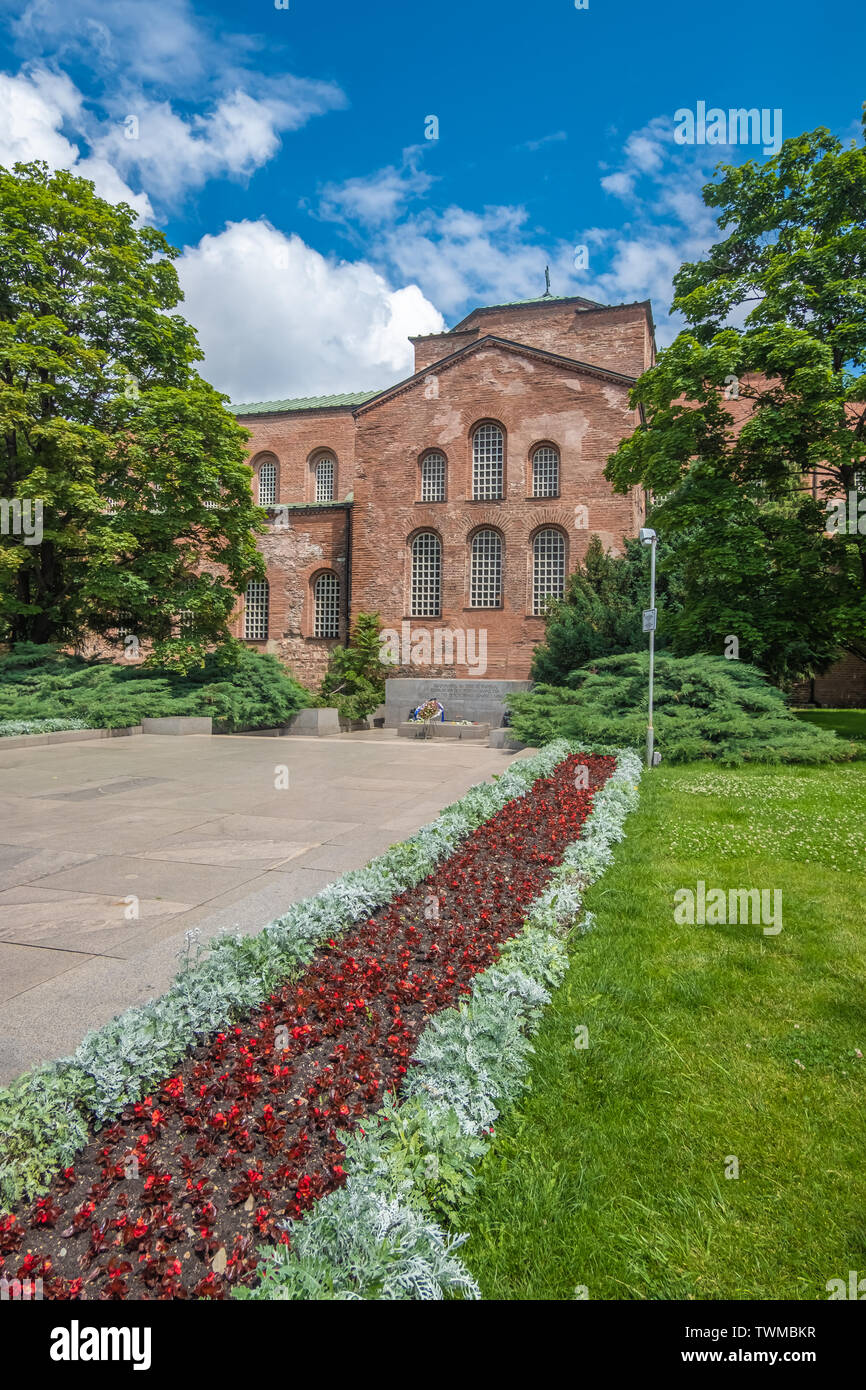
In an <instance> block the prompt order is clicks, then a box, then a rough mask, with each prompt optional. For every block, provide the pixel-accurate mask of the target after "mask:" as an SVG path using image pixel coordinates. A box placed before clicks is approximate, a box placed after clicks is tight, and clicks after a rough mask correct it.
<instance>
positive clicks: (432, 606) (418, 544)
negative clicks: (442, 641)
mask: <svg viewBox="0 0 866 1390" xmlns="http://www.w3.org/2000/svg"><path fill="white" fill-rule="evenodd" d="M409 611H410V613H411V616H412V617H413V618H438V617H439V615H440V613H441V611H442V546H441V544H440V541H439V537H438V536H436V535H434V533H433V532H432V531H422V532H421V534H420V536H416V537H415V539H414V541H413V542H412V607H411V608H410V610H409Z"/></svg>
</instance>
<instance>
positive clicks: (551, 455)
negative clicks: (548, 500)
mask: <svg viewBox="0 0 866 1390" xmlns="http://www.w3.org/2000/svg"><path fill="white" fill-rule="evenodd" d="M532 495H533V497H558V496H559V450H558V449H554V448H553V447H552V446H551V445H550V444H542V445H541V447H540V448H539V449H536V451H535V453H534V454H533V455H532Z"/></svg>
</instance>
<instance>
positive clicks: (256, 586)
mask: <svg viewBox="0 0 866 1390" xmlns="http://www.w3.org/2000/svg"><path fill="white" fill-rule="evenodd" d="M269 597H270V590H269V587H268V581H267V580H266V579H251V580H250V582H249V584H248V585H247V601H246V606H245V608H244V637H245V638H246V640H247V641H248V642H263V641H264V640H265V639H266V637H267V635H268V601H269Z"/></svg>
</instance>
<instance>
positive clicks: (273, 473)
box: [259, 459, 277, 507]
mask: <svg viewBox="0 0 866 1390" xmlns="http://www.w3.org/2000/svg"><path fill="white" fill-rule="evenodd" d="M276 500H277V465H276V462H275V461H274V459H265V460H264V462H263V463H261V464H260V465H259V506H260V507H273V506H274V504H275V502H276Z"/></svg>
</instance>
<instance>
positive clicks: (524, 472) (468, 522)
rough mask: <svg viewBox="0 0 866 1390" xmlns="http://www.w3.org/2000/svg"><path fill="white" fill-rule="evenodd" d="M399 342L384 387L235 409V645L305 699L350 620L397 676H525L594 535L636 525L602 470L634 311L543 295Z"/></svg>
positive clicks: (632, 372) (649, 342) (648, 358)
mask: <svg viewBox="0 0 866 1390" xmlns="http://www.w3.org/2000/svg"><path fill="white" fill-rule="evenodd" d="M412 341H413V346H414V349H415V370H414V372H413V374H412V375H411V376H410V377H408V378H406V379H405V380H403V381H399V382H397V383H395V385H393V386H389V387H386V388H385V389H383V390H378V391H358V392H354V393H349V394H345V395H335V396H321V397H307V398H302V399H296V400H284V401H262V402H258V403H255V404H245V405H237V406H235V407H233V409H234V410H235V413H236V415H237V417H238V419H239V420H240V422H241V423H242V424H243V425H244V426H245V427H246V428H247V429H248V430H249V431H250V434H251V439H250V446H249V447H250V463H251V466H252V469H253V473H254V479H253V487H254V490H255V495H256V499H257V501H258V502H259V503H260V505H261V506H263V507H266V508H267V509H268V515H269V525H268V532H267V534H266V535H264V536H262V537H261V539H260V542H259V544H260V546H261V550H262V552H263V554H264V556H265V559H266V562H267V578H266V579H265V580H264V581H256V582H253V583H252V584H250V586H249V589H248V591H247V595H246V600H245V603H244V604H243V605H242V607H241V610H240V612H239V614H238V616H237V619H236V624H235V629H234V630H235V635H236V636H238V637H240V638H242V639H243V640H244V641H246V642H247V643H248V644H250V645H251V646H254V647H256V648H257V649H259V650H262V651H268V652H273V653H275V654H276V655H277V656H279V657H280V658H281V659H282V660H283V661H284V662H285V663H286V664H287V666H289V667H290V668H291V670H292V671H293V673H294V674H295V675H296V676H297V677H298V678H299V679H300V680H302V681H304V682H305V683H306V684H308V685H311V686H317V685H318V683H319V682H320V681H321V678H322V676H323V675H324V673H325V670H326V668H327V664H328V655H329V651H330V649H331V647H333V646H334V645H335V644H336V643H338V642H343V641H345V639H346V635H347V632H348V630H349V627H350V625H351V623H352V622H353V620H354V618H355V617H356V616H357V614H358V613H378V614H379V616H380V619H381V621H382V624H383V627H384V628H385V629H386V630H387V632H388V633H389V634H391V637H390V638H389V640H390V641H391V642H392V644H393V649H394V651H395V652H396V653H398V655H399V665H400V666H401V668H402V669H401V670H400V671H395V672H393V674H402V675H405V676H426V675H430V676H445V675H448V676H453V677H458V678H460V677H472V676H475V677H485V678H486V679H489V680H525V679H526V678H527V677H528V675H529V667H530V662H531V659H532V650H533V647H534V645H535V644H536V643H537V642H538V641H539V640H540V639H541V638H542V637H543V635H544V619H543V612H544V606H545V602H546V600H547V599H548V597H549V596H550V595H554V596H559V595H561V594H562V592H563V588H564V585H565V582H566V578H567V576H568V574H569V573H570V572H571V571H572V570H574V569H575V567H576V566H577V563H578V561H579V560H581V559H582V557H583V555H584V554H585V552H586V548H587V545H588V543H589V537H590V535H592V534H593V533H594V532H595V533H597V534H598V535H599V536H600V537H601V539H602V542H603V543H604V545H605V547H606V548H609V549H612V550H614V551H619V550H621V548H622V540H623V537H624V536H633V535H635V534H636V533H637V530H638V529H639V527H640V526H641V524H642V521H643V517H644V514H645V506H644V503H645V499H644V497H643V494H642V493H641V492H640V491H639V490H635V491H634V492H633V493H632V494H630V495H628V496H616V495H614V493H613V491H612V489H611V486H610V484H609V483H608V482H607V481H606V479H605V477H604V468H605V464H606V461H607V458H608V455H609V454H611V453H612V452H613V451H614V450H615V449H616V447H617V445H618V444H619V442H620V440H621V439H622V438H623V437H624V436H625V435H628V434H630V433H631V432H632V430H633V429H634V428H635V426H636V424H637V412H636V411H634V410H632V409H631V408H630V407H629V402H628V396H629V389H630V387H631V386H632V385H633V383H634V382H635V380H636V379H637V377H638V376H639V375H640V374H641V372H643V371H644V370H645V369H646V368H647V367H649V366H651V365H652V363H653V360H654V335H653V322H652V314H651V309H650V304H649V302H648V301H643V302H641V303H634V304H617V305H604V304H597V303H595V302H593V301H592V300H588V299H583V298H579V297H567V298H556V297H554V296H552V295H550V294H546V295H544V296H542V297H541V298H540V299H534V300H528V301H524V302H520V303H515V304H499V305H493V306H490V307H487V308H480V309H475V310H473V312H472V313H471V314H469V316H468V317H467V318H465V319H463V320H462V322H460V323H458V324H457V325H456V327H454V328H452V329H451V330H450V331H448V332H444V333H436V334H432V335H428V336H425V337H420V338H415V339H413V340H412Z"/></svg>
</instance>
